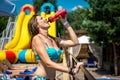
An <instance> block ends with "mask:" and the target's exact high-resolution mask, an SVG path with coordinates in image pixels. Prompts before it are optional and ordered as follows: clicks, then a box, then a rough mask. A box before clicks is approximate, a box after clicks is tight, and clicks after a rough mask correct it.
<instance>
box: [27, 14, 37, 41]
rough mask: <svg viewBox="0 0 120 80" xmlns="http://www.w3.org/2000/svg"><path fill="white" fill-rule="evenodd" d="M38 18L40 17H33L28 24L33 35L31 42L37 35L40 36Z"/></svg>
mask: <svg viewBox="0 0 120 80" xmlns="http://www.w3.org/2000/svg"><path fill="white" fill-rule="evenodd" d="M37 16H39V15H33V16H32V18H31V19H30V20H29V22H28V31H29V33H30V35H31V40H32V38H33V37H34V36H35V35H37V34H39V29H38V27H37V25H38V23H37V19H36V17H37Z"/></svg>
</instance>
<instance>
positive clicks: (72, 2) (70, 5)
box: [57, 0, 89, 11]
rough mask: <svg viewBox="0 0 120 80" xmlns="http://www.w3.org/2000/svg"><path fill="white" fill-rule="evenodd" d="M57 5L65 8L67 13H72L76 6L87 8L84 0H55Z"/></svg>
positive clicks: (87, 5)
mask: <svg viewBox="0 0 120 80" xmlns="http://www.w3.org/2000/svg"><path fill="white" fill-rule="evenodd" d="M57 5H58V6H62V8H66V9H67V10H68V11H72V9H75V8H76V7H77V6H79V7H87V8H89V4H88V3H87V2H85V1H84V0H57Z"/></svg>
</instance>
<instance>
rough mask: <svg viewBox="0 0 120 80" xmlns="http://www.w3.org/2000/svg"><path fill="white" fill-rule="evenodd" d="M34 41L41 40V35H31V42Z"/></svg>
mask: <svg viewBox="0 0 120 80" xmlns="http://www.w3.org/2000/svg"><path fill="white" fill-rule="evenodd" d="M34 41H42V40H41V37H40V36H39V35H35V36H34V37H33V42H34Z"/></svg>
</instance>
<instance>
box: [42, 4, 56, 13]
mask: <svg viewBox="0 0 120 80" xmlns="http://www.w3.org/2000/svg"><path fill="white" fill-rule="evenodd" d="M47 6H48V7H49V8H50V12H55V8H54V6H53V5H52V4H51V3H44V4H43V5H42V6H41V8H40V12H45V8H46V7H47Z"/></svg>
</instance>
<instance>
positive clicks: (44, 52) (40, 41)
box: [28, 15, 83, 80]
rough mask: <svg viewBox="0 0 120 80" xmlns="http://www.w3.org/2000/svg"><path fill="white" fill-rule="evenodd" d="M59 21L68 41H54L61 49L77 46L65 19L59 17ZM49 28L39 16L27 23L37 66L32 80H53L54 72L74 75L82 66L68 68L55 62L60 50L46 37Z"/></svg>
mask: <svg viewBox="0 0 120 80" xmlns="http://www.w3.org/2000/svg"><path fill="white" fill-rule="evenodd" d="M59 19H60V21H61V22H62V24H63V25H64V27H65V28H66V30H67V31H68V33H69V36H70V40H63V39H60V38H56V40H57V41H58V42H59V44H60V45H61V46H63V47H70V46H75V45H78V44H79V43H78V39H77V36H76V34H75V32H74V31H73V29H72V27H71V26H70V25H69V23H68V22H67V19H66V17H65V18H62V17H60V18H59ZM49 27H50V25H49V23H48V22H47V20H46V19H45V18H43V17H41V16H39V15H34V16H33V17H32V18H31V19H30V21H29V23H28V28H29V32H30V35H31V44H32V49H33V51H34V53H35V57H36V59H37V61H38V64H39V67H38V69H37V70H36V72H35V73H34V75H35V77H33V80H37V79H38V80H55V75H56V74H55V73H56V70H58V71H62V72H66V73H69V74H75V73H77V72H78V70H79V67H80V66H81V65H83V63H82V62H79V63H77V65H76V67H75V68H69V67H65V66H61V65H59V64H58V63H57V62H56V60H58V59H59V58H60V54H61V50H60V48H58V46H57V44H56V41H55V40H54V39H53V38H51V37H50V36H49V35H48V29H49Z"/></svg>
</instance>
